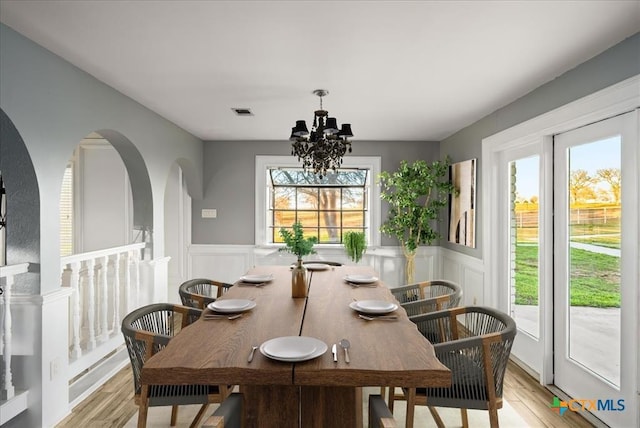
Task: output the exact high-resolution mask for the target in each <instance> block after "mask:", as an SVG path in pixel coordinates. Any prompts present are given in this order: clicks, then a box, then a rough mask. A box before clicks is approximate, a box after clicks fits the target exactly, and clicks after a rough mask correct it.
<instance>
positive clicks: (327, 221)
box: [256, 156, 380, 246]
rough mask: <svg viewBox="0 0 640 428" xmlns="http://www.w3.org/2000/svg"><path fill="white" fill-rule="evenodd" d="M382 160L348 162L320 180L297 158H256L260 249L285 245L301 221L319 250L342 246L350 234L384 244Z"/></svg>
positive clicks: (371, 243)
mask: <svg viewBox="0 0 640 428" xmlns="http://www.w3.org/2000/svg"><path fill="white" fill-rule="evenodd" d="M379 172H380V158H379V157H373V156H372V157H355V156H354V157H348V158H345V159H344V163H343V167H342V168H340V170H338V171H337V172H336V173H330V174H327V177H324V178H323V179H319V178H318V177H317V176H315V175H314V174H313V173H309V172H305V171H304V170H303V169H302V168H301V167H300V163H299V162H297V159H296V158H293V157H282V156H257V157H256V189H262V190H260V191H258V192H256V244H258V245H270V244H279V243H281V242H282V238H280V233H279V231H280V229H281V228H290V227H291V225H292V224H293V223H294V222H295V221H299V222H300V223H301V224H302V226H303V228H304V229H305V236H317V237H318V239H319V245H327V244H329V245H330V244H341V243H342V237H343V236H344V233H345V232H347V231H349V230H357V231H363V232H365V235H366V236H367V242H368V243H369V245H371V246H374V245H379V244H380V234H379V232H378V229H379V226H380V197H379V194H380V192H379V186H377V185H376V184H375V178H376V177H377V175H378V174H379Z"/></svg>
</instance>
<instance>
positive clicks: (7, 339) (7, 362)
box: [0, 275, 15, 400]
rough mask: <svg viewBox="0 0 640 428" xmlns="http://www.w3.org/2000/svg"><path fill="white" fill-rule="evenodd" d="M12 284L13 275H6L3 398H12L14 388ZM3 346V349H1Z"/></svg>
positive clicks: (0, 344)
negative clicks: (12, 371) (12, 368)
mask: <svg viewBox="0 0 640 428" xmlns="http://www.w3.org/2000/svg"><path fill="white" fill-rule="evenodd" d="M12 285H13V275H7V277H6V287H5V289H4V293H3V296H1V297H2V298H3V301H2V303H3V305H4V330H3V333H4V334H3V336H2V341H0V351H2V359H3V362H4V382H3V385H2V389H1V390H0V396H1V398H2V399H3V400H9V399H10V398H13V396H14V394H15V389H14V387H13V375H12V373H11V306H10V302H9V300H10V298H11V286H12ZM2 348H4V350H3V349H2Z"/></svg>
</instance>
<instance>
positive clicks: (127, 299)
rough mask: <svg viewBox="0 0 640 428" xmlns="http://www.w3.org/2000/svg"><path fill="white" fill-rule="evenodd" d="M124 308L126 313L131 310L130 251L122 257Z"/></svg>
mask: <svg viewBox="0 0 640 428" xmlns="http://www.w3.org/2000/svg"><path fill="white" fill-rule="evenodd" d="M124 307H125V308H126V311H127V313H129V312H131V311H132V310H133V306H132V305H131V251H127V252H126V253H125V257H124Z"/></svg>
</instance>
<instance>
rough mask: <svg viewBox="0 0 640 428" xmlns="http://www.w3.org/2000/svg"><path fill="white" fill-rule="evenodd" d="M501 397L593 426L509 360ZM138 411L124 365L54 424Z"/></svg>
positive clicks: (72, 427) (560, 420)
mask: <svg viewBox="0 0 640 428" xmlns="http://www.w3.org/2000/svg"><path fill="white" fill-rule="evenodd" d="M504 398H505V399H506V400H507V401H508V402H509V404H510V405H511V407H513V408H514V409H515V410H516V411H517V412H518V413H519V414H520V415H521V416H522V418H523V419H524V420H525V421H526V422H527V423H528V424H529V426H530V427H553V428H564V427H566V428H576V427H592V426H593V425H592V424H590V423H589V422H588V421H587V420H585V419H584V418H582V417H581V416H580V415H579V414H578V413H574V412H566V413H565V414H564V415H563V416H559V415H558V414H557V413H555V412H553V411H551V409H550V408H549V405H550V404H551V402H552V400H553V393H551V392H550V391H548V390H547V389H546V388H544V387H542V386H541V385H540V384H538V382H536V381H535V380H534V379H533V378H532V377H531V376H530V375H529V374H528V373H527V372H525V371H524V370H522V369H521V368H520V367H518V366H516V365H515V364H514V363H511V362H510V363H509V366H508V368H507V374H506V376H505V390H504ZM137 410H138V408H137V406H136V405H135V404H134V403H133V379H132V377H131V368H130V367H125V368H124V369H122V370H121V371H120V372H118V374H116V375H115V376H114V377H113V378H111V379H110V380H109V381H108V382H107V383H105V384H104V385H103V386H102V387H100V388H99V389H98V390H97V391H96V392H94V393H93V394H91V395H90V396H89V397H88V398H87V399H85V400H84V401H83V402H82V403H80V404H79V405H78V406H76V407H75V408H74V409H73V411H72V413H71V414H70V415H69V416H67V417H66V418H65V419H64V420H63V421H62V422H61V423H59V424H58V425H57V428H77V427H91V428H101V427H114V428H117V427H122V426H124V424H125V423H126V422H127V421H128V420H129V419H131V418H132V417H133V415H135V413H136V411H137ZM498 414H499V413H498ZM416 427H417V425H416ZM472 428H473V427H472ZM506 428H519V427H506Z"/></svg>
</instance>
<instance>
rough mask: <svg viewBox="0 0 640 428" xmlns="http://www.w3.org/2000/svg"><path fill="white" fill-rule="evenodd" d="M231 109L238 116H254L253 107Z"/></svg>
mask: <svg viewBox="0 0 640 428" xmlns="http://www.w3.org/2000/svg"><path fill="white" fill-rule="evenodd" d="M231 110H233V111H234V112H235V113H236V114H237V115H238V116H253V113H251V109H248V108H236V107H234V108H232V109H231Z"/></svg>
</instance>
